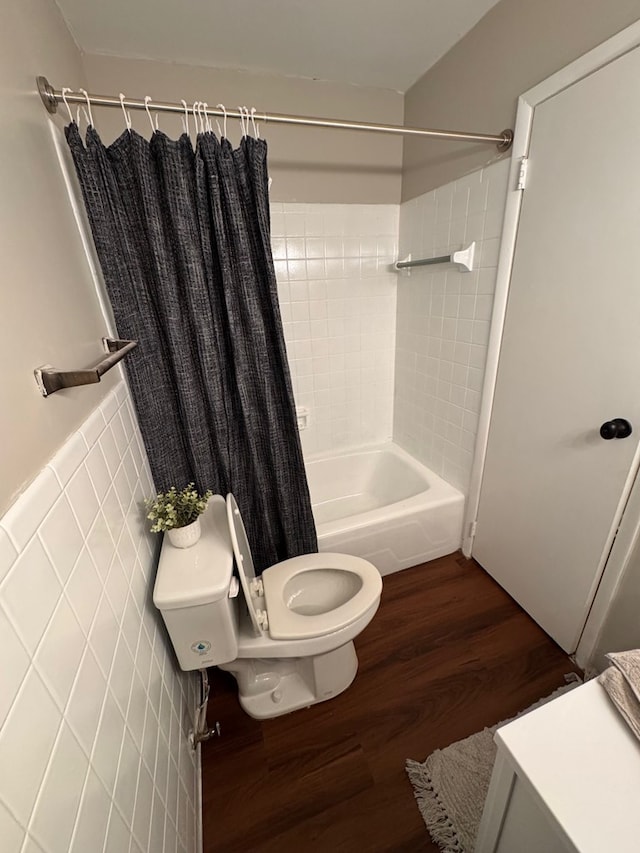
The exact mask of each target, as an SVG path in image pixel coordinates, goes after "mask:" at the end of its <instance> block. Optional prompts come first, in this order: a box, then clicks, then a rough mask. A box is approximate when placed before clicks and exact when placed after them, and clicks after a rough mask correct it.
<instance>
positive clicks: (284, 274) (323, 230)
mask: <svg viewBox="0 0 640 853" xmlns="http://www.w3.org/2000/svg"><path fill="white" fill-rule="evenodd" d="M271 210H272V229H271V230H272V246H273V253H274V260H275V267H276V275H277V278H278V293H279V297H280V305H281V310H282V318H283V323H284V331H285V339H286V342H287V351H288V355H289V364H290V367H291V374H292V380H293V385H294V395H295V399H296V405H298V406H305V407H307V408H308V409H309V411H310V425H309V428H308V429H306V430H304V431H303V432H301V434H300V435H301V438H302V445H303V449H304V452H305V455H306V456H309V455H310V454H314V453H320V452H322V451H333V450H342V449H345V448H349V447H354V446H358V445H361V444H371V443H374V442H378V441H385V440H389V439H390V438H391V425H392V419H393V363H394V354H395V353H394V350H395V300H396V275H395V273H392V272H390V271H389V267H390V265H391V264H392V263H393V262H394V261H395V260H396V252H397V233H398V210H399V207H398V205H395V204H386V205H366V204H349V205H346V204H280V203H273V204H272V205H271Z"/></svg>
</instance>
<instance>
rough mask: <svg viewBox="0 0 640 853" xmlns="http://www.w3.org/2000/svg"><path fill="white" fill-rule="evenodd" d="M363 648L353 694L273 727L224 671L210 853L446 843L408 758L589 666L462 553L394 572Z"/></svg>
mask: <svg viewBox="0 0 640 853" xmlns="http://www.w3.org/2000/svg"><path fill="white" fill-rule="evenodd" d="M355 643H356V649H357V652H358V658H359V661H360V668H359V671H358V675H357V676H356V680H355V682H354V683H353V685H352V686H351V687H350V688H349V689H348V690H346V691H345V692H344V693H343V694H341V695H340V696H338V697H336V698H335V699H332V700H330V701H329V702H325V703H322V704H320V705H315V706H313V707H312V708H308V709H305V710H301V711H296V712H294V713H293V714H288V715H286V716H283V717H279V718H276V719H274V720H268V721H265V722H258V721H256V720H253V719H251V718H250V717H248V716H247V715H246V714H245V713H244V712H243V711H242V710H241V709H240V706H239V705H238V701H237V698H236V686H235V682H234V680H233V678H232V677H231V676H230V675H228V674H227V673H223V672H221V671H219V670H217V669H215V670H212V672H211V676H212V681H213V695H212V700H211V702H210V707H209V722H210V723H213V722H215V721H216V720H219V721H220V724H221V727H222V737H221V738H220V739H216V740H214V741H211V742H209V743H206V744H204V745H203V753H202V756H203V804H204V809H203V811H204V851H205V853H218V852H219V851H220V853H221V852H222V851H224V853H235V851H243V853H248V851H251V853H254V851H255V853H297V851H300V852H301V853H302V851H304V853H329V851H331V853H334V852H335V853H383V851H384V853H387V851H389V853H391V851H393V853H404V851H407V853H408V852H409V851H412V853H413V851H435V850H437V848H436V847H435V845H434V844H433V843H432V842H431V840H430V838H429V836H428V834H427V831H426V829H425V826H424V823H423V821H422V818H421V816H420V814H419V812H418V809H417V807H416V805H415V802H414V799H413V792H412V788H411V785H410V784H409V781H408V779H407V777H406V774H405V770H404V762H405V759H407V758H415V759H418V760H423V759H424V758H426V756H427V755H429V753H431V752H432V751H433V750H434V749H436V748H438V747H444V746H447V745H448V744H449V743H452V742H453V741H455V740H459V739H460V738H463V737H466V736H467V735H470V734H472V733H473V732H476V731H478V730H479V729H482V728H483V727H484V726H489V725H492V724H493V723H496V722H498V721H499V720H502V719H505V718H507V717H510V716H512V715H513V714H515V713H517V712H518V711H519V710H522V709H523V708H526V707H527V706H528V705H530V704H531V703H532V702H534V701H535V700H536V699H539V698H540V697H541V696H545V695H547V694H548V693H551V692H552V691H553V690H554V689H555V688H556V687H558V686H560V685H561V684H563V683H564V680H563V674H564V673H566V672H569V671H572V670H574V669H575V667H574V666H573V664H572V663H571V661H570V660H569V658H568V657H567V656H566V655H565V654H564V652H562V651H561V650H560V649H559V648H558V646H556V645H555V643H554V642H553V641H552V640H551V639H550V638H549V637H548V636H547V635H546V634H545V633H544V632H543V631H542V630H541V629H540V628H539V627H538V626H537V625H536V624H535V623H534V622H533V621H532V620H531V619H530V618H529V617H528V616H527V615H526V613H524V611H523V610H521V609H520V607H519V606H518V605H517V604H516V603H515V602H514V601H513V600H512V599H511V598H510V597H509V596H508V595H507V594H506V593H505V592H504V590H502V589H501V588H500V587H499V586H498V585H497V584H496V583H494V581H493V580H491V578H490V577H489V576H488V575H487V574H486V573H485V572H484V571H483V570H482V569H481V568H480V567H479V566H478V565H477V564H476V563H475V562H474V561H473V560H466V559H465V558H464V557H463V556H462V555H461V554H453V555H451V556H449V557H443V558H442V559H440V560H434V561H433V562H431V563H425V564H423V565H421V566H416V567H415V568H412V569H407V570H406V571H404V572H399V573H398V574H395V575H390V576H387V577H385V578H384V589H383V594H382V602H381V605H380V609H379V611H378V613H377V614H376V616H375V617H374V619H373V621H372V622H371V624H370V625H369V626H368V627H367V629H366V630H365V631H364V632H363V634H361V635H360V637H358V638H357V639H356V641H355Z"/></svg>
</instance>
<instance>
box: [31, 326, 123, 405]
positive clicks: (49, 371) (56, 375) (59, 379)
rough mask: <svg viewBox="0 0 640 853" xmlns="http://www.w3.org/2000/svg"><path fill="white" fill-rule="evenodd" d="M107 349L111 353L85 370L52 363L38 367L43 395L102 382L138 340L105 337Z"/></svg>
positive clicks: (36, 375)
mask: <svg viewBox="0 0 640 853" xmlns="http://www.w3.org/2000/svg"><path fill="white" fill-rule="evenodd" d="M102 343H103V345H104V348H105V350H106V351H107V352H108V353H110V354H109V355H107V356H106V357H105V358H103V359H102V361H100V362H99V363H98V364H96V365H95V367H88V368H85V369H83V370H57V369H56V368H55V367H52V366H51V365H50V364H43V365H42V366H41V367H37V368H36V369H35V370H34V371H33V373H34V376H35V377H36V383H37V385H38V388H39V389H40V391H41V393H42V396H43V397H49V396H50V395H51V394H55V392H56V391H61V390H62V389H63V388H75V387H76V386H77V385H94V384H95V383H96V382H100V379H101V378H102V377H103V376H104V374H105V373H106V372H107V371H108V370H111V368H112V367H113V366H114V365H116V364H117V363H118V362H119V361H121V360H122V359H123V358H124V357H125V355H127V353H130V352H131V350H132V349H134V348H135V347H137V346H138V341H123V340H118V339H117V338H103V339H102Z"/></svg>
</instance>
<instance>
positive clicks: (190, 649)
mask: <svg viewBox="0 0 640 853" xmlns="http://www.w3.org/2000/svg"><path fill="white" fill-rule="evenodd" d="M200 523H201V527H202V535H201V536H200V539H199V540H198V541H197V542H196V544H195V545H192V546H191V547H190V548H176V547H175V546H173V545H171V543H170V542H169V537H168V536H165V537H164V541H163V543H162V550H161V552H160V561H159V563H158V573H157V575H156V582H155V586H154V590H153V603H154V604H155V606H156V607H157V608H158V610H159V611H160V612H161V613H162V618H163V619H164V623H165V625H166V626H167V631H168V632H169V637H170V638H171V642H172V643H173V648H174V649H175V653H176V657H177V658H178V663H179V664H180V667H181V669H184V670H191V669H202V668H204V667H207V666H213V665H214V664H219V663H228V662H229V661H232V660H235V658H236V657H237V655H238V630H237V629H238V624H237V612H236V602H235V599H234V597H233V596H235V595H237V591H238V583H237V579H236V578H234V577H233V550H232V548H231V540H230V537H229V527H228V524H227V514H226V505H225V502H224V498H223V497H221V496H220V495H214V496H213V497H212V498H211V499H210V501H209V505H208V507H207V509H206V510H205V512H204V513H203V514H202V516H201V519H200Z"/></svg>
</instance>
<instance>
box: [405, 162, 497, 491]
mask: <svg viewBox="0 0 640 853" xmlns="http://www.w3.org/2000/svg"><path fill="white" fill-rule="evenodd" d="M508 166H509V164H508V161H504V160H503V161H500V162H497V163H494V164H493V165H491V166H488V167H487V168H485V169H482V170H480V171H478V172H473V173H472V174H471V175H467V176H466V177H464V178H461V179H460V180H458V181H454V182H453V183H449V184H445V185H444V186H442V187H439V188H438V189H436V190H432V191H431V192H428V193H425V194H424V195H421V196H418V197H417V198H415V199H412V200H411V201H408V202H405V203H404V204H403V205H402V206H401V209H400V235H399V242H400V257H401V258H404V257H406V256H407V255H408V254H409V253H411V255H412V257H413V258H428V257H435V256H438V255H445V254H450V252H451V251H452V250H453V249H458V248H461V247H462V246H463V245H467V244H468V243H470V242H471V241H474V240H475V242H476V257H477V262H476V265H477V268H476V269H475V270H474V271H473V272H470V273H464V272H459V271H458V269H457V268H455V267H453V266H452V265H449V264H447V265H442V266H440V265H439V266H433V267H417V268H414V269H412V270H411V273H410V275H408V274H407V273H400V274H399V275H398V307H397V330H396V365H395V408H394V428H393V434H394V439H395V440H396V441H397V442H398V444H400V445H401V446H402V447H404V448H405V450H407V451H408V452H409V453H411V454H413V455H414V456H416V457H417V458H418V459H420V461H422V462H424V464H425V465H427V466H428V467H429V468H431V469H432V470H433V471H435V473H436V474H439V475H441V476H442V477H444V479H445V480H448V482H450V483H452V484H453V485H454V486H457V487H458V488H459V489H461V490H462V491H464V492H466V490H467V487H468V484H469V476H470V472H471V463H472V460H473V450H474V444H475V438H476V433H477V426H478V413H479V411H480V394H481V390H482V381H483V377H484V367H485V361H486V353H487V342H488V339H489V322H490V318H491V309H492V305H493V293H494V290H495V281H496V272H497V269H496V267H497V261H498V246H499V237H500V233H501V229H502V218H503V213H504V204H505V197H506V190H507V176H508Z"/></svg>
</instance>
